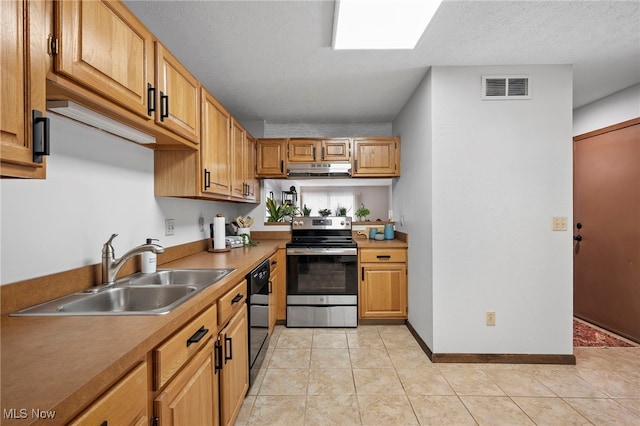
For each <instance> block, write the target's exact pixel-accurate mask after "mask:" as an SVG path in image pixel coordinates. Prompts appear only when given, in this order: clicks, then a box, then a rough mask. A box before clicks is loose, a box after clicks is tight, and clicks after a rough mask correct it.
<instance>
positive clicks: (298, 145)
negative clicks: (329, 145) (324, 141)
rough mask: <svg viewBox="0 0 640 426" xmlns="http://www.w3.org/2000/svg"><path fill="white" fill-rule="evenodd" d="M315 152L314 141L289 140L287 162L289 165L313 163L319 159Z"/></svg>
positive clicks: (316, 142) (315, 142) (316, 144)
mask: <svg viewBox="0 0 640 426" xmlns="http://www.w3.org/2000/svg"><path fill="white" fill-rule="evenodd" d="M317 151H318V141H317V140H316V139H289V153H288V155H287V160H288V161H289V162H290V163H313V162H315V161H316V159H317V158H319V157H318V155H319V153H318V152H317Z"/></svg>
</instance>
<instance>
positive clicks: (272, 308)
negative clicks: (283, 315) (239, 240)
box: [269, 253, 280, 334]
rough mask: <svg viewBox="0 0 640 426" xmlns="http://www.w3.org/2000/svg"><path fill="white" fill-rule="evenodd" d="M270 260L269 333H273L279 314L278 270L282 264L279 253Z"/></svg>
mask: <svg viewBox="0 0 640 426" xmlns="http://www.w3.org/2000/svg"><path fill="white" fill-rule="evenodd" d="M269 262H270V263H271V272H270V274H269V334H271V333H272V332H273V328H274V327H275V326H276V319H277V316H278V287H279V286H280V280H279V277H278V271H279V269H280V266H278V255H277V253H276V254H274V255H273V256H271V258H270V259H269Z"/></svg>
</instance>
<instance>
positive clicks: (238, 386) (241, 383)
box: [185, 304, 249, 426]
mask: <svg viewBox="0 0 640 426" xmlns="http://www.w3.org/2000/svg"><path fill="white" fill-rule="evenodd" d="M219 338H220V341H219V344H220V345H222V348H223V352H224V356H223V359H222V360H221V362H222V364H223V365H222V369H221V370H220V405H221V407H220V414H221V422H220V423H221V424H222V425H225V426H226V425H232V424H233V422H234V420H235V418H236V416H237V415H238V412H239V411H240V407H241V406H242V401H243V399H244V397H245V395H246V393H247V390H248V389H249V340H248V331H247V305H246V304H245V305H244V306H243V307H242V309H240V311H238V313H237V314H236V315H235V316H234V317H233V318H232V319H231V321H229V324H228V325H227V326H226V327H225V328H224V329H223V330H222V331H221V332H220V336H219ZM185 424H187V423H185Z"/></svg>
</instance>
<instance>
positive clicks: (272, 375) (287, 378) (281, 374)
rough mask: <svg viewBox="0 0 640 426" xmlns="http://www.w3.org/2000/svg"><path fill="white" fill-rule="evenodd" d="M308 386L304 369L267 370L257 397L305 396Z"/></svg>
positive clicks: (306, 371)
mask: <svg viewBox="0 0 640 426" xmlns="http://www.w3.org/2000/svg"><path fill="white" fill-rule="evenodd" d="M308 385H309V370H308V369H306V368H268V369H267V372H266V373H265V376H264V380H263V381H262V385H261V386H260V390H258V395H306V394H307V387H308Z"/></svg>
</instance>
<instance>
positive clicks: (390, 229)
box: [384, 225, 395, 240]
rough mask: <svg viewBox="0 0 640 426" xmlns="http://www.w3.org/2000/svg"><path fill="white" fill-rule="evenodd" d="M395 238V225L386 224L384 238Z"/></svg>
mask: <svg viewBox="0 0 640 426" xmlns="http://www.w3.org/2000/svg"><path fill="white" fill-rule="evenodd" d="M394 238H395V233H394V232H393V225H385V226H384V239H385V240H393V239H394Z"/></svg>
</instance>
